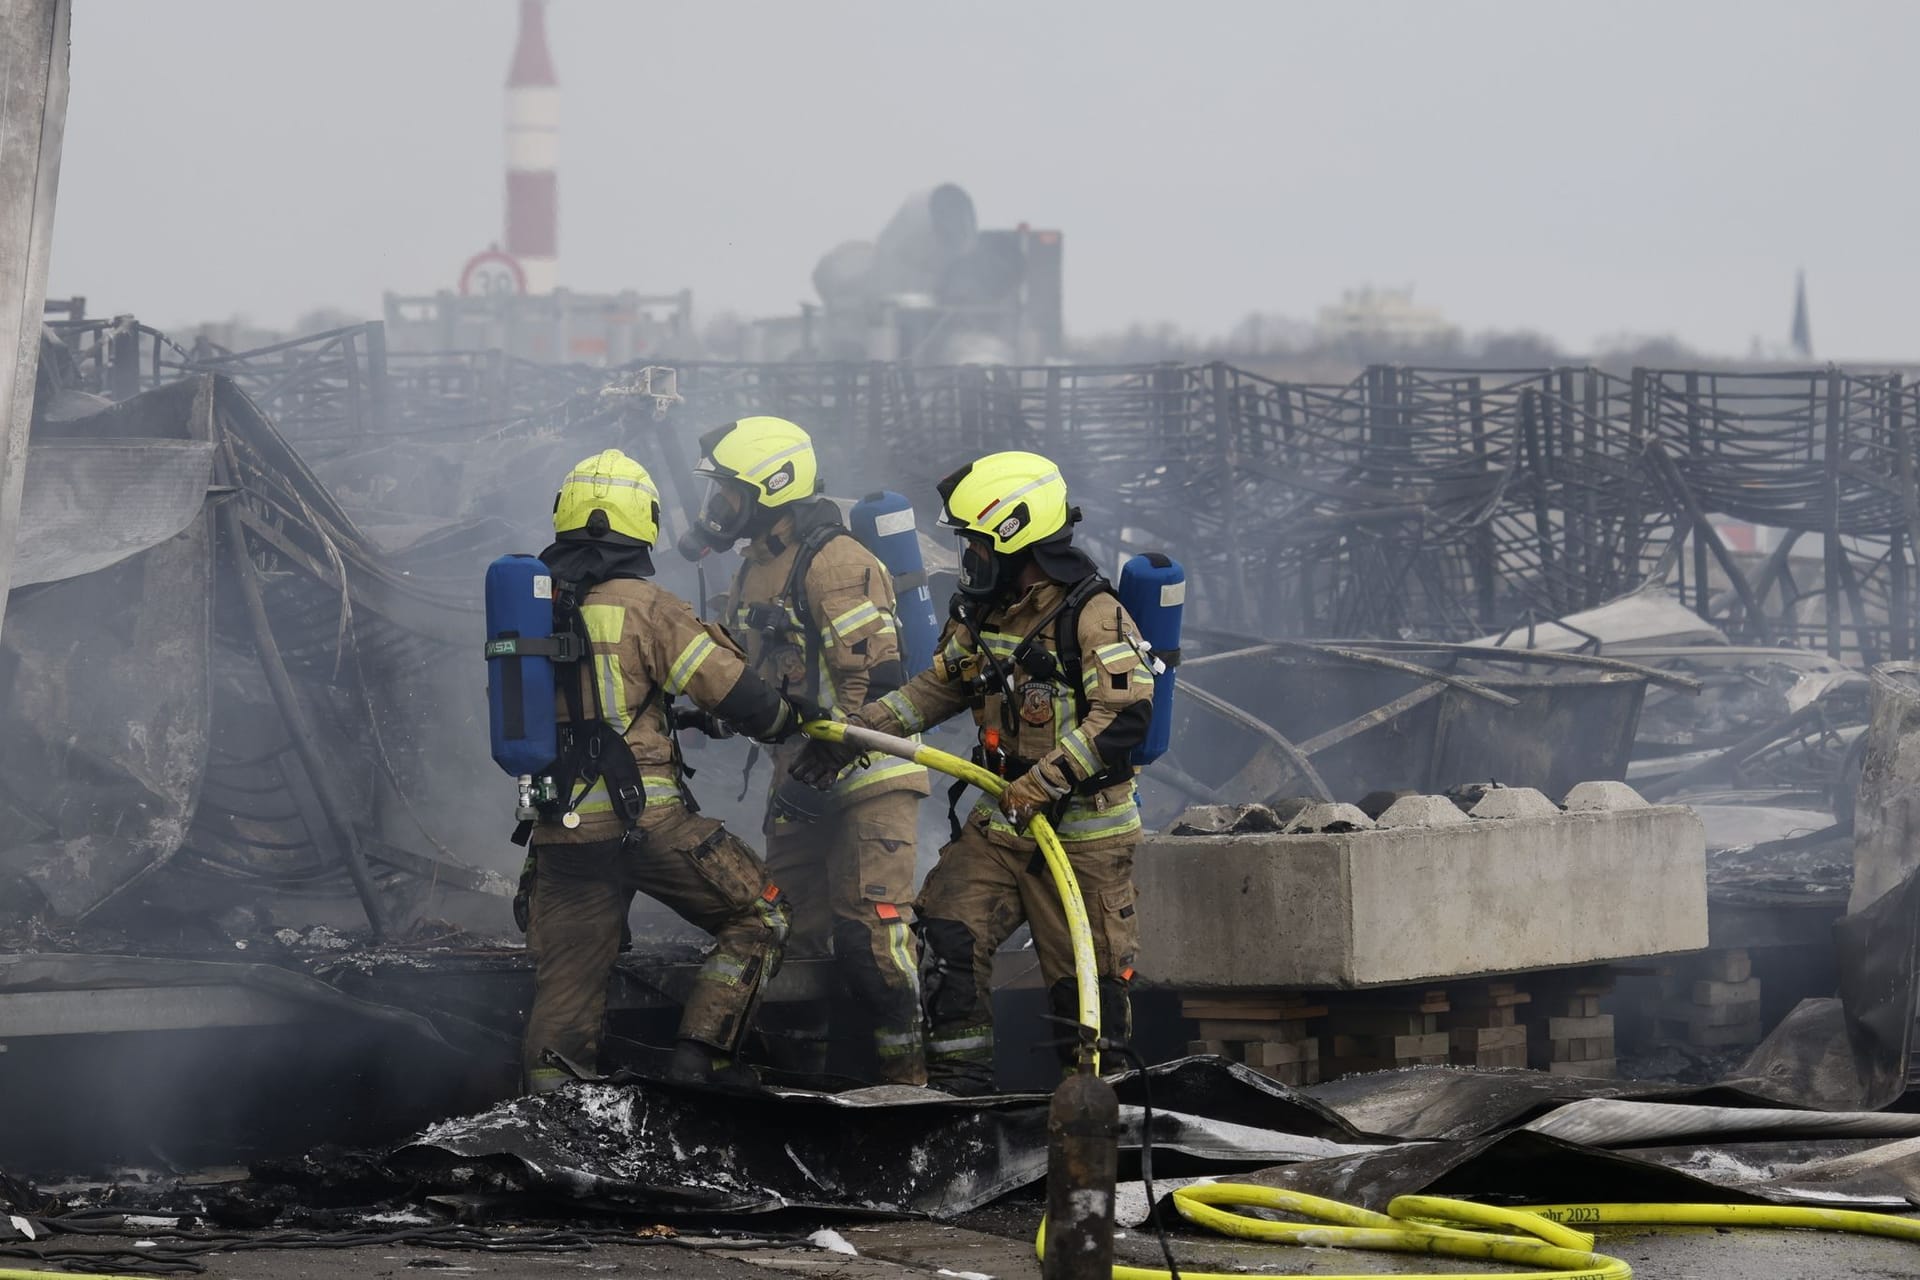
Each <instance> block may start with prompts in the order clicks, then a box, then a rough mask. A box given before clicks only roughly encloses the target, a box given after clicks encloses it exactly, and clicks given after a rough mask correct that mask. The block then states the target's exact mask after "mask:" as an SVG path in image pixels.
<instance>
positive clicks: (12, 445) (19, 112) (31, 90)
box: [0, 0, 68, 612]
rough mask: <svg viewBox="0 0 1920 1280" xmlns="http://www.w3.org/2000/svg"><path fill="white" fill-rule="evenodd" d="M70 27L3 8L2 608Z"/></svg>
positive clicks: (61, 4)
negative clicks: (68, 28)
mask: <svg viewBox="0 0 1920 1280" xmlns="http://www.w3.org/2000/svg"><path fill="white" fill-rule="evenodd" d="M67 24H68V0H0V86H4V87H5V92H4V93H0V604H4V602H5V600H6V595H7V589H8V587H9V586H11V585H12V582H13V547H14V534H15V532H16V531H17V529H18V527H19V523H20V494H21V489H22V487H23V485H24V483H25V481H26V470H27V432H28V429H29V427H30V425H31V423H32V419H33V386H34V379H35V377H36V375H37V373H38V371H39V366H40V323H41V314H42V310H43V308H44V307H45V304H46V297H47V258H48V250H49V247H50V244H51V241H52V239H53V203H54V194H55V192H56V190H57V189H58V187H59V185H60V142H61V138H62V136H63V134H64V133H65V130H66V121H67V38H68V37H67ZM0 612H4V610H3V609H0Z"/></svg>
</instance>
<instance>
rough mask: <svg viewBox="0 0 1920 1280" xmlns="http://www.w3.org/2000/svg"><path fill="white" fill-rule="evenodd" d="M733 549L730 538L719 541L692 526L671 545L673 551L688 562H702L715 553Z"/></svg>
mask: <svg viewBox="0 0 1920 1280" xmlns="http://www.w3.org/2000/svg"><path fill="white" fill-rule="evenodd" d="M732 548H733V540H732V539H731V538H729V539H726V540H724V541H723V540H721V539H719V538H716V537H714V536H713V535H712V534H710V533H708V532H707V531H706V530H705V529H703V528H701V527H700V526H699V525H695V526H693V527H692V528H691V529H688V530H687V531H686V532H685V533H683V534H681V535H680V537H679V539H678V540H677V541H676V542H675V543H674V544H673V549H674V550H675V551H678V552H679V553H680V554H681V555H682V556H685V557H686V558H687V559H689V560H704V559H706V558H707V557H708V556H710V555H712V554H713V553H714V552H716V551H729V550H732Z"/></svg>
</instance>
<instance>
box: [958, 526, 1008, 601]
mask: <svg viewBox="0 0 1920 1280" xmlns="http://www.w3.org/2000/svg"><path fill="white" fill-rule="evenodd" d="M1000 569H1001V566H1000V557H999V556H996V555H995V554H993V548H991V547H989V546H988V545H987V544H986V543H985V542H982V541H980V540H979V539H977V538H963V539H961V545H960V583H959V586H960V594H961V595H963V596H965V597H967V599H969V600H991V599H993V598H994V597H995V596H996V595H998V594H999V588H1000Z"/></svg>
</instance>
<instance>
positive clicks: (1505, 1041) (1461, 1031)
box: [1442, 982, 1533, 1070]
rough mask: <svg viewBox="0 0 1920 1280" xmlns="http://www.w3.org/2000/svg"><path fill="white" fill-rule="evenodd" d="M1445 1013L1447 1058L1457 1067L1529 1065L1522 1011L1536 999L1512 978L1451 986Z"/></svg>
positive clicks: (1492, 1067) (1489, 1068)
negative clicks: (1521, 1018)
mask: <svg viewBox="0 0 1920 1280" xmlns="http://www.w3.org/2000/svg"><path fill="white" fill-rule="evenodd" d="M1447 998H1448V1001H1449V1002H1450V1003H1451V1005H1452V1006H1453V1007H1452V1008H1451V1010H1449V1012H1448V1013H1447V1014H1446V1015H1444V1017H1443V1020H1442V1021H1443V1023H1444V1026H1445V1028H1446V1031H1447V1061H1448V1062H1450V1063H1452V1064H1453V1065H1454V1066H1456V1067H1480V1068H1483V1069H1487V1070H1491V1069H1495V1068H1500V1067H1524V1066H1526V1065H1527V1028H1526V1027H1524V1026H1522V1025H1521V1023H1520V1013H1521V1011H1522V1010H1523V1009H1524V1008H1525V1007H1526V1006H1527V1005H1528V1004H1529V1003H1531V1002H1532V1000H1533V996H1532V995H1531V994H1529V993H1528V992H1525V991H1522V990H1520V989H1519V987H1518V986H1517V985H1516V984H1515V983H1512V982H1474V983H1466V984H1462V985H1458V986H1454V987H1450V988H1448V991H1447Z"/></svg>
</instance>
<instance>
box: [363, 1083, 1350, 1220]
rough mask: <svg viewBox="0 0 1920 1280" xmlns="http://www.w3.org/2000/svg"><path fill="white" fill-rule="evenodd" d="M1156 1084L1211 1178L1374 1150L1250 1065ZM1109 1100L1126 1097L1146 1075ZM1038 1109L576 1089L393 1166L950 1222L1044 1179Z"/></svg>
mask: <svg viewBox="0 0 1920 1280" xmlns="http://www.w3.org/2000/svg"><path fill="white" fill-rule="evenodd" d="M1151 1085H1152V1090H1153V1095H1154V1100H1155V1103H1156V1105H1155V1107H1154V1141H1155V1146H1156V1147H1157V1148H1159V1147H1164V1148H1166V1149H1168V1150H1173V1151H1179V1152H1181V1153H1183V1154H1184V1155H1186V1156H1187V1157H1189V1158H1190V1159H1195V1160H1199V1161H1203V1162H1207V1163H1208V1164H1210V1165H1211V1167H1215V1168H1248V1167H1252V1166H1256V1165H1263V1164H1269V1163H1273V1162H1275V1161H1281V1160H1311V1159H1320V1158H1326V1157H1333V1156H1343V1155H1347V1154H1350V1153H1352V1152H1354V1151H1357V1150H1360V1149H1361V1147H1362V1145H1363V1144H1364V1143H1365V1141H1366V1139H1365V1138H1364V1136H1363V1135H1361V1134H1359V1133H1356V1132H1355V1131H1354V1130H1352V1129H1351V1128H1350V1127H1349V1126H1347V1125H1345V1124H1344V1123H1343V1122H1341V1121H1340V1119H1339V1118H1338V1117H1337V1116H1334V1115H1333V1114H1332V1113H1331V1112H1329V1111H1327V1110H1326V1109H1325V1108H1323V1107H1320V1106H1318V1105H1317V1104H1315V1103H1313V1102H1311V1101H1310V1100H1306V1099H1302V1098H1300V1097H1298V1096H1297V1095H1294V1094H1292V1093H1291V1091H1289V1090H1287V1089H1286V1088H1285V1087H1284V1086H1280V1085H1275V1084H1273V1083H1271V1082H1269V1081H1265V1080H1262V1079H1260V1078H1259V1077H1257V1076H1255V1075H1253V1074H1252V1073H1251V1072H1248V1071H1247V1070H1246V1069H1245V1068H1244V1067H1235V1066H1233V1065H1232V1064H1226V1063H1220V1062H1217V1061H1210V1060H1206V1059H1188V1060H1186V1061H1184V1062H1180V1063H1173V1064H1168V1065H1167V1066H1165V1067H1160V1068H1155V1069H1154V1070H1153V1073H1152V1076H1151ZM1119 1087H1120V1092H1121V1095H1122V1097H1123V1098H1127V1097H1132V1096H1135V1095H1136V1093H1137V1091H1138V1089H1139V1081H1138V1078H1137V1077H1130V1078H1129V1079H1128V1080H1123V1081H1121V1083H1120V1086H1119ZM1170 1100H1171V1101H1170ZM1048 1105H1049V1099H1048V1098H1047V1097H1046V1095H1044V1094H1015V1095H1005V1096H1001V1097H996V1098H985V1099H961V1098H949V1097H946V1096H945V1095H942V1094H938V1093H929V1092H927V1091H925V1090H918V1089H897V1088H895V1089H889V1088H879V1089H869V1090H859V1091H855V1092H853V1093H847V1094H838V1095H834V1094H820V1093H803V1092H798V1091H777V1092H755V1093H728V1092H721V1091H716V1090H711V1089H701V1088H688V1087H683V1086H676V1085H670V1084H664V1083H660V1082H655V1081H637V1082H630V1083H623V1084H614V1083H582V1084H578V1085H574V1086H570V1087H568V1088H566V1089H563V1090H561V1091H559V1092H557V1093H551V1094H545V1095H542V1096H538V1097H529V1098H519V1099H515V1100H514V1101H511V1102H506V1103H502V1104H501V1105H499V1106H497V1107H494V1108H493V1109H492V1110H490V1111H486V1112H483V1113H482V1114H480V1115H477V1116H471V1117H467V1118H464V1119H459V1120H450V1121H447V1122H446V1123H444V1124H439V1125H435V1126H434V1127H433V1128H431V1129H429V1130H428V1131H427V1132H425V1133H423V1134H421V1135H420V1136H419V1137H418V1138H416V1139H415V1140H414V1141H412V1142H411V1143H408V1144H407V1145H405V1146H403V1147H401V1148H399V1149H398V1150H397V1151H396V1152H394V1154H393V1156H392V1158H391V1164H392V1166H393V1168H394V1170H395V1172H396V1173H399V1174H402V1175H405V1176H407V1177H411V1178H413V1179H416V1180H418V1181H419V1182H420V1184H421V1185H423V1186H425V1187H428V1188H432V1189H435V1190H444V1191H449V1192H468V1191H500V1190H512V1191H525V1192H532V1193H537V1194H541V1195H547V1196H553V1197H560V1198H567V1199H579V1200H585V1201H589V1202H592V1203H596V1204H600V1205H605V1206H612V1207H620V1208H626V1209H639V1210H645V1211H647V1212H652V1213H666V1212H675V1211H679V1212H688V1213H695V1212H698V1213H713V1212H729V1213H741V1212H757V1211H763V1210H771V1209H778V1208H786V1207H808V1208H815V1209H831V1210H837V1211H843V1212H854V1213H871V1214H922V1215H927V1216H931V1217H940V1218H946V1217H952V1216H955V1215H957V1214H960V1213H964V1212H966V1211H967V1210H969V1209H973V1208H977V1207H978V1206H980V1205H983V1204H986V1203H988V1202H990V1201H992V1200H994V1199H997V1198H998V1197H1000V1196H1002V1195H1005V1194H1007V1193H1008V1192H1011V1191H1014V1190H1017V1189H1019V1188H1021V1187H1024V1186H1028V1185H1030V1184H1032V1183H1034V1182H1037V1181H1039V1180H1040V1179H1041V1178H1042V1177H1044V1176H1045V1174H1046V1166H1047V1143H1046V1127H1047V1109H1048ZM1182 1107H1193V1108H1195V1110H1193V1111H1185V1110H1181V1109H1180V1108H1182ZM1141 1120H1142V1112H1141V1110H1140V1109H1139V1108H1137V1107H1133V1106H1126V1107H1123V1109H1122V1122H1123V1129H1124V1130H1125V1132H1123V1136H1122V1139H1121V1142H1122V1146H1123V1147H1127V1148H1132V1147H1137V1146H1138V1145H1139V1141H1140V1139H1139V1132H1140V1127H1141Z"/></svg>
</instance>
